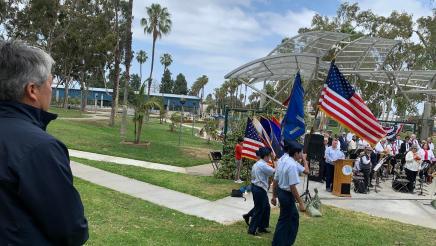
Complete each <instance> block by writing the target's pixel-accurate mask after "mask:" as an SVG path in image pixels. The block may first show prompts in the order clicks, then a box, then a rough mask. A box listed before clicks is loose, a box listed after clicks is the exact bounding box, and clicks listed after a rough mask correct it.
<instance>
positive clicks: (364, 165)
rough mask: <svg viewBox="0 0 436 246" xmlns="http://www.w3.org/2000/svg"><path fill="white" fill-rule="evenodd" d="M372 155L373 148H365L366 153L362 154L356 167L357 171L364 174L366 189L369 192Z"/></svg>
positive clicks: (357, 160) (356, 162)
mask: <svg viewBox="0 0 436 246" xmlns="http://www.w3.org/2000/svg"><path fill="white" fill-rule="evenodd" d="M371 153H372V148H371V146H367V147H366V148H365V151H364V152H362V153H361V154H360V156H359V157H358V158H357V159H356V161H355V166H354V170H355V171H358V172H361V173H362V174H363V178H364V182H365V187H366V189H367V190H369V181H370V180H369V179H370V174H371V169H372V164H371Z"/></svg>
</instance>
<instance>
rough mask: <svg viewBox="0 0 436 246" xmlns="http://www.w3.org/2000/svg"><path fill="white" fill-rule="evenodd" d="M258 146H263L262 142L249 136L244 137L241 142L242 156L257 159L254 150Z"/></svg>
mask: <svg viewBox="0 0 436 246" xmlns="http://www.w3.org/2000/svg"><path fill="white" fill-rule="evenodd" d="M260 147H265V145H264V144H263V143H262V142H259V141H256V140H253V139H251V138H244V142H243V143H242V157H245V158H248V159H251V160H257V157H256V151H257V150H258V149H259V148H260Z"/></svg>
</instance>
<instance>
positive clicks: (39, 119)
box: [0, 101, 58, 131]
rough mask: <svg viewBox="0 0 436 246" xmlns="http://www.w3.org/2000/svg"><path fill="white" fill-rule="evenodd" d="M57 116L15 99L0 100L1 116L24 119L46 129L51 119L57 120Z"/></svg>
mask: <svg viewBox="0 0 436 246" xmlns="http://www.w3.org/2000/svg"><path fill="white" fill-rule="evenodd" d="M57 117H58V116H57V114H52V113H49V112H46V111H44V110H41V109H38V108H35V107H32V106H30V105H27V104H23V103H19V102H14V101H0V118H18V119H23V120H26V121H29V122H31V123H32V124H34V125H37V126H38V127H39V128H41V129H43V130H44V131H45V130H46V128H47V125H48V124H49V123H50V121H52V120H55V119H56V118H57Z"/></svg>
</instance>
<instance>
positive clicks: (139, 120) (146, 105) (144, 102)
mask: <svg viewBox="0 0 436 246" xmlns="http://www.w3.org/2000/svg"><path fill="white" fill-rule="evenodd" d="M133 106H134V109H135V113H134V116H133V122H134V123H135V129H134V133H135V143H136V144H138V143H139V141H140V139H141V133H142V125H143V123H144V116H145V114H146V112H148V111H149V110H150V109H152V108H157V109H159V110H160V109H162V107H163V106H162V103H161V102H160V101H159V100H158V99H156V98H154V97H150V98H147V99H146V95H145V83H143V84H142V86H141V89H140V90H139V93H138V94H136V95H135V99H134V102H133Z"/></svg>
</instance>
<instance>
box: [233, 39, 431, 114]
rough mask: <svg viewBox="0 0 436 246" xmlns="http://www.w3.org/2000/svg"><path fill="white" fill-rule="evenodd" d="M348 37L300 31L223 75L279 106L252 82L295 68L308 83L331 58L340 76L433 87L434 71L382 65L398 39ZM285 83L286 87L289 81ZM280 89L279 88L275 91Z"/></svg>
mask: <svg viewBox="0 0 436 246" xmlns="http://www.w3.org/2000/svg"><path fill="white" fill-rule="evenodd" d="M351 39H352V37H351V35H350V34H345V33H335V32H324V31H316V32H307V33H302V34H299V35H297V36H295V37H292V38H289V39H285V40H284V41H283V42H282V43H281V44H280V45H278V46H277V47H276V48H274V49H273V50H272V51H271V52H270V53H269V54H268V55H267V56H265V57H262V58H259V59H256V60H254V61H251V62H248V63H246V64H244V65H242V66H240V67H238V68H236V69H234V70H233V71H231V72H230V73H228V74H226V75H225V78H226V79H232V78H234V79H238V80H240V81H241V82H242V83H244V84H246V85H247V86H249V87H250V88H251V89H253V90H255V91H257V92H259V93H260V94H261V95H262V96H264V97H267V98H269V99H270V100H272V101H274V102H276V103H278V104H280V105H281V102H279V101H277V100H276V99H275V97H271V96H269V95H267V94H266V93H264V92H263V91H261V90H259V89H257V88H256V87H255V84H256V83H259V82H266V81H278V80H288V79H290V78H293V77H294V75H295V73H296V72H297V71H298V69H300V73H301V75H302V76H303V77H304V78H305V80H306V81H308V80H309V83H310V81H314V80H317V79H319V80H324V79H325V76H326V74H327V70H328V68H329V65H330V62H331V61H330V60H331V58H333V57H335V64H336V65H337V66H338V67H339V69H340V70H341V72H342V73H343V74H344V75H354V76H358V77H359V78H360V79H362V80H365V81H367V82H370V83H378V84H390V85H392V86H396V87H398V89H399V91H400V92H406V91H407V90H409V89H413V90H414V91H416V90H419V93H425V92H426V91H428V90H431V89H435V85H436V70H426V71H423V70H420V71H417V70H399V71H394V70H392V69H391V68H390V67H388V66H386V61H387V59H388V57H389V55H390V54H391V53H392V51H393V50H394V49H395V47H397V46H398V45H399V44H400V41H397V40H391V39H384V38H377V37H366V36H363V37H359V38H357V39H354V40H351ZM290 82H291V81H290ZM285 86H289V83H288V84H287V85H285ZM282 89H283V88H279V91H281V90H282ZM428 95H430V94H428ZM431 95H434V93H433V94H431ZM406 97H407V96H406Z"/></svg>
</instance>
